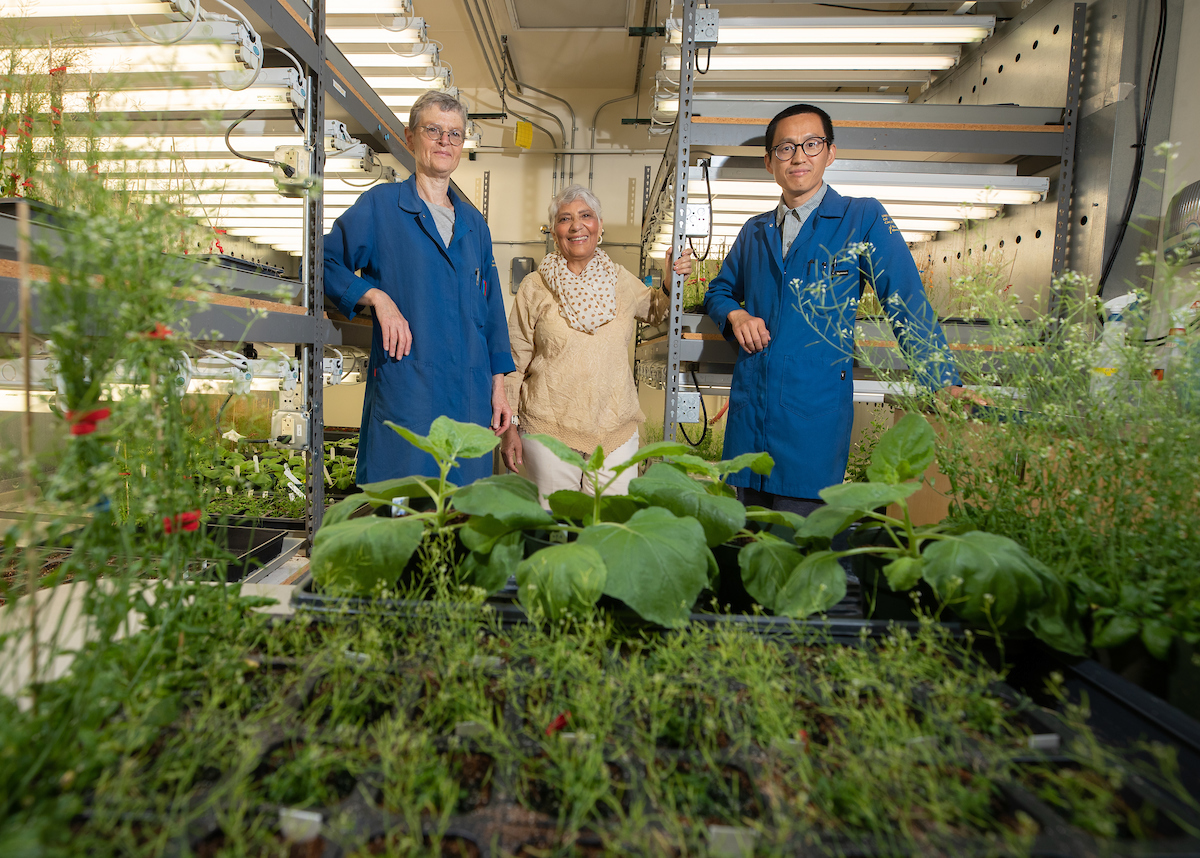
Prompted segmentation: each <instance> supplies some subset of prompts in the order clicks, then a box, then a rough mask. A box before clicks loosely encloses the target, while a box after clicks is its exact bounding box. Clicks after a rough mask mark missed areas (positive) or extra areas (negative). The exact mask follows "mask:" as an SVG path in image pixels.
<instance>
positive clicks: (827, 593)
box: [775, 551, 846, 619]
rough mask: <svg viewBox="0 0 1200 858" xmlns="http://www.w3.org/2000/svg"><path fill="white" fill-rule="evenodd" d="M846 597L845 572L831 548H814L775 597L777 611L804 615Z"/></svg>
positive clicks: (826, 608)
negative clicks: (826, 549) (818, 549)
mask: <svg viewBox="0 0 1200 858" xmlns="http://www.w3.org/2000/svg"><path fill="white" fill-rule="evenodd" d="M845 597H846V573H845V571H844V570H843V569H842V564H840V563H838V559H837V555H835V554H834V553H833V552H832V551H815V552H813V553H812V554H810V555H808V556H807V557H805V558H804V559H803V560H802V561H801V562H800V564H799V565H797V566H796V568H795V569H794V570H792V574H791V577H789V578H788V580H787V581H786V582H785V583H784V585H783V586H782V587H781V588H780V590H779V593H778V595H777V596H776V597H775V613H777V614H779V615H781V616H785V617H794V618H796V619H803V618H804V617H807V616H809V615H811V614H816V613H820V612H821V611H827V610H829V609H830V608H832V607H833V606H834V605H836V604H837V603H838V602H840V601H842V599H844V598H845Z"/></svg>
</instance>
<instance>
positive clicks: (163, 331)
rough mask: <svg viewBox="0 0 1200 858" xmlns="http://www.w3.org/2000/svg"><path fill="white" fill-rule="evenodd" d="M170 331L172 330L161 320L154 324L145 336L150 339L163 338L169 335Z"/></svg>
mask: <svg viewBox="0 0 1200 858" xmlns="http://www.w3.org/2000/svg"><path fill="white" fill-rule="evenodd" d="M171 333H172V331H171V329H170V328H168V327H167V326H166V325H164V324H163V323H162V322H159V323H158V324H157V325H155V326H154V330H153V331H150V332H149V333H147V334H146V336H147V337H149V338H150V339H152V340H165V339H166V338H167V337H169V336H171Z"/></svg>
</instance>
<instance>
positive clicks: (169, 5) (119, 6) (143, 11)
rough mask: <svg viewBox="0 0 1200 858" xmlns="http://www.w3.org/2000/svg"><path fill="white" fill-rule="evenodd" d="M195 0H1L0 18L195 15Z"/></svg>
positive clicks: (189, 17) (187, 16) (188, 16)
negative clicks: (98, 0)
mask: <svg viewBox="0 0 1200 858" xmlns="http://www.w3.org/2000/svg"><path fill="white" fill-rule="evenodd" d="M195 8H196V7H195V6H194V5H193V2H192V0H167V2H164V0H112V2H101V3H84V2H80V0H0V18H99V17H121V18H123V17H125V16H127V15H182V16H184V17H185V18H188V19H191V17H192V15H193V14H194V12H195Z"/></svg>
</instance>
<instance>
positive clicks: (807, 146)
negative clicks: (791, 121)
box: [771, 137, 826, 161]
mask: <svg viewBox="0 0 1200 858" xmlns="http://www.w3.org/2000/svg"><path fill="white" fill-rule="evenodd" d="M825 143H826V138H825V137H809V138H808V139H807V140H805V141H804V142H803V143H801V144H800V148H801V149H802V150H804V154H805V155H809V156H812V155H820V154H821V150H823V149H824V148H825ZM771 154H773V155H774V156H775V157H776V158H778V159H779V160H780V161H790V160H792V156H793V155H795V154H796V144H795V143H780V144H779V145H778V146H776V147H774V148H773V149H772V150H771Z"/></svg>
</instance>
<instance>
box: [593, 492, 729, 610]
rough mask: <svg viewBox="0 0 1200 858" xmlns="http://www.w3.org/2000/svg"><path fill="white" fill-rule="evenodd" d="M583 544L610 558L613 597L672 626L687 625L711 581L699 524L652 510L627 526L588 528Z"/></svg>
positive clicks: (608, 591)
mask: <svg viewBox="0 0 1200 858" xmlns="http://www.w3.org/2000/svg"><path fill="white" fill-rule="evenodd" d="M579 544H581V545H590V546H591V547H592V548H595V549H596V551H598V552H600V556H601V557H602V558H604V565H605V567H607V569H608V581H607V583H606V584H605V587H604V592H605V593H606V594H607V595H609V596H612V597H614V598H617V599H620V600H621V601H623V602H624V603H625V604H627V605H628V606H629V607H631V608H633V610H635V611H637V613H638V614H640V615H641V616H642V617H643V618H644V619H647V620H649V621H651V622H654V623H659V624H661V625H664V626H667V627H669V628H678V627H680V626H684V625H687V621H688V614H689V613H690V611H691V607H692V605H693V604H695V602H696V597H697V596H699V595H700V591H701V590H702V589H704V586H705V584H707V583H708V569H709V559H708V557H709V555H710V553H711V552H709V550H708V548H707V547H706V545H705V540H704V528H702V527H701V526H700V523H699V522H698V521H696V520H695V519H694V518H676V517H675V516H673V515H672V514H671V513H670V512H668V511H667V510H665V509H660V508H656V507H652V508H650V509H643V510H639V511H638V512H636V513H634V515H633V517H632V518H630V519H629V521H627V522H624V523H620V524H618V523H611V522H602V523H598V524H593V525H591V526H589V527H587V528H585V529H584V531H583V533H581V534H580V535H579Z"/></svg>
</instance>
